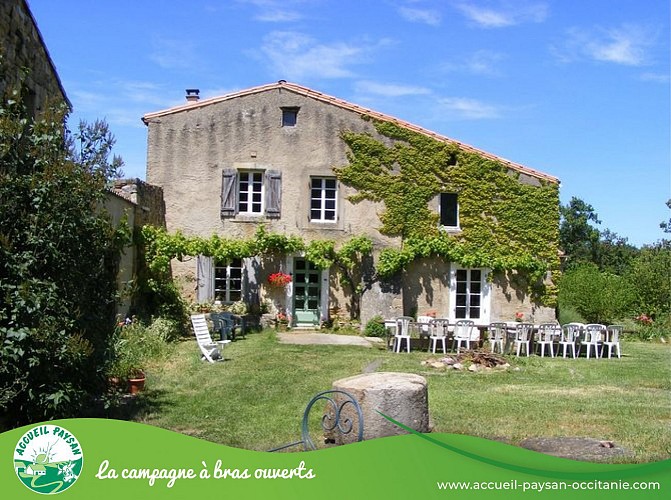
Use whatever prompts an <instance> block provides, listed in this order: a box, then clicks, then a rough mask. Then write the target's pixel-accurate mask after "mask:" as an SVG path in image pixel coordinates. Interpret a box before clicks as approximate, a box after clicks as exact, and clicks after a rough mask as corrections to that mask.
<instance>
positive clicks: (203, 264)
mask: <svg viewBox="0 0 671 500" xmlns="http://www.w3.org/2000/svg"><path fill="white" fill-rule="evenodd" d="M196 266H197V267H198V269H197V273H198V274H197V280H196V300H197V301H198V303H199V304H201V303H203V302H212V301H213V300H214V262H213V260H212V257H206V256H205V255H199V256H198V257H197V259H196Z"/></svg>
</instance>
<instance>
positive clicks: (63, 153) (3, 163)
mask: <svg viewBox="0 0 671 500" xmlns="http://www.w3.org/2000/svg"><path fill="white" fill-rule="evenodd" d="M0 65H1V61H0ZM3 69H4V68H2V67H0V77H1V76H2V74H3ZM0 80H2V78H0ZM21 97H22V96H21V95H20V94H19V93H14V94H13V95H11V96H9V95H8V96H6V97H5V98H4V99H3V100H2V102H1V103H0V117H1V118H2V119H1V120H0V200H1V202H0V205H1V206H2V208H1V209H0V415H2V417H0V418H1V419H2V420H3V422H4V423H0V426H2V425H6V426H9V427H13V426H19V425H24V424H28V423H31V422H36V421H40V420H48V419H52V418H66V417H74V416H78V415H80V414H81V413H82V412H83V411H85V410H86V409H88V408H90V407H91V403H92V402H93V401H94V400H95V399H96V398H98V397H99V396H100V395H101V394H103V393H104V390H105V377H104V375H105V373H104V367H105V366H106V365H107V361H108V360H107V357H108V356H109V355H110V352H111V341H112V338H113V332H114V324H115V322H114V313H115V298H116V293H117V290H116V271H117V267H118V262H119V255H120V250H121V248H122V247H123V246H124V245H125V244H126V242H127V241H128V237H129V231H128V229H127V227H123V228H119V227H115V225H114V224H113V223H112V221H111V220H110V218H109V216H108V215H107V213H106V212H105V211H103V210H101V209H100V207H101V206H103V204H104V201H105V197H106V188H105V186H106V184H107V182H108V180H109V179H110V178H111V177H113V176H114V171H115V168H116V167H118V166H119V162H120V160H118V159H116V158H115V159H113V160H112V162H111V163H110V162H109V161H108V155H109V153H110V148H111V146H112V144H113V142H114V140H113V138H112V136H111V134H109V132H108V130H107V128H106V126H105V125H104V124H103V123H101V122H96V124H95V125H92V126H87V125H85V124H82V125H81V126H80V129H79V132H78V133H77V134H75V135H74V136H73V135H70V134H69V132H67V130H66V129H65V108H64V107H63V108H60V109H58V108H54V109H50V110H47V111H45V112H44V115H43V116H40V117H37V118H35V119H33V117H32V116H31V115H30V114H29V113H28V112H27V110H26V108H25V106H23V104H22V98H21ZM75 144H76V146H77V147H79V148H80V150H79V151H75V150H74V149H72V148H71V146H73V145H75ZM0 430H2V429H0Z"/></svg>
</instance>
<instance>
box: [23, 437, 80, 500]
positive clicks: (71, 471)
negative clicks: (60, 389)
mask: <svg viewBox="0 0 671 500" xmlns="http://www.w3.org/2000/svg"><path fill="white" fill-rule="evenodd" d="M83 464H84V456H83V455H82V447H81V446H80V445H79V441H77V438H76V437H74V436H73V435H72V433H71V432H69V431H68V430H67V429H64V428H63V427H59V426H57V425H38V426H37V427H33V428H32V429H30V430H29V431H28V432H26V433H25V434H24V435H23V436H21V439H19V442H18V443H16V448H15V449H14V470H15V471H16V475H17V476H18V477H19V480H20V481H21V482H22V483H23V484H25V485H26V487H28V488H30V489H31V490H33V491H35V492H37V493H42V494H46V495H51V494H54V493H60V492H62V491H65V490H67V489H68V488H69V487H70V486H72V485H73V484H75V481H77V478H78V477H79V475H80V474H81V472H82V465H83Z"/></svg>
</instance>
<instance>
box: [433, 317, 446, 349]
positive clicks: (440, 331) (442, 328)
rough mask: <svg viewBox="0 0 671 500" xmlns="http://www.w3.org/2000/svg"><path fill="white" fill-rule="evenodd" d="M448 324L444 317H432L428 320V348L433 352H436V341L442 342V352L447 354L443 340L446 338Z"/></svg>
mask: <svg viewBox="0 0 671 500" xmlns="http://www.w3.org/2000/svg"><path fill="white" fill-rule="evenodd" d="M449 324H450V323H449V321H448V320H446V319H432V320H431V321H430V322H429V332H430V335H429V340H430V341H431V345H430V346H429V350H430V351H431V352H432V353H433V354H436V347H437V346H438V342H441V343H442V344H443V354H447V347H446V345H445V341H446V339H447V328H448V326H449Z"/></svg>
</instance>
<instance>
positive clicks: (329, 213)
mask: <svg viewBox="0 0 671 500" xmlns="http://www.w3.org/2000/svg"><path fill="white" fill-rule="evenodd" d="M324 218H325V219H326V220H335V211H327V212H324Z"/></svg>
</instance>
